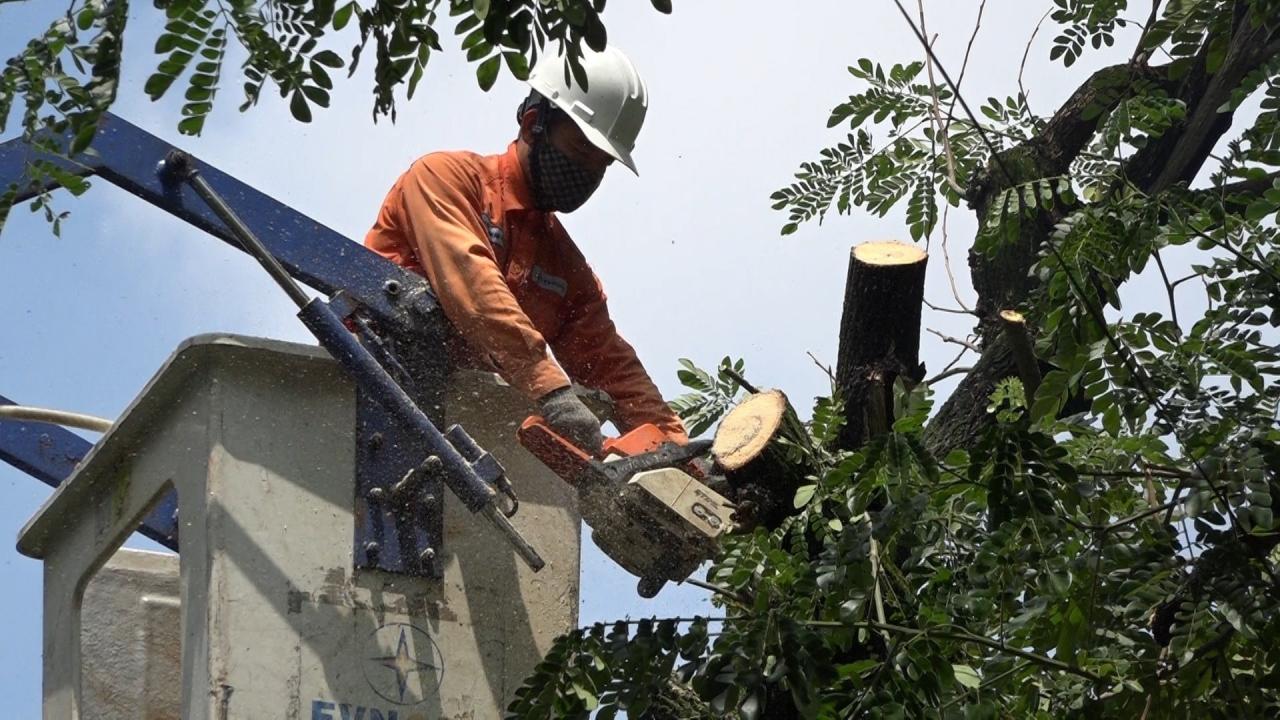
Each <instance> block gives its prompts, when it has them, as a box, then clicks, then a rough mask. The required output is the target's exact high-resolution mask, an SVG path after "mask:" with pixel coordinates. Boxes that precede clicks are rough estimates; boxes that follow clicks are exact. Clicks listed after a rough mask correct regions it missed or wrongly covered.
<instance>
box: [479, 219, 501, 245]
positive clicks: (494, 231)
mask: <svg viewBox="0 0 1280 720" xmlns="http://www.w3.org/2000/svg"><path fill="white" fill-rule="evenodd" d="M480 219H481V220H484V229H485V232H487V233H488V234H489V243H490V244H491V245H497V246H498V247H502V245H503V244H504V242H503V237H502V228H500V227H498V226H497V225H494V224H493V218H491V217H489V213H481V214H480Z"/></svg>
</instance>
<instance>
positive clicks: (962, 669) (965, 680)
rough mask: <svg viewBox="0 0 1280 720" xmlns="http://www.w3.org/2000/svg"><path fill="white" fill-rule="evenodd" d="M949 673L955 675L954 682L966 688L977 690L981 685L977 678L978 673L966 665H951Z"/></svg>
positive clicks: (980, 680) (980, 679)
mask: <svg viewBox="0 0 1280 720" xmlns="http://www.w3.org/2000/svg"><path fill="white" fill-rule="evenodd" d="M951 672H952V674H953V675H955V678H956V682H958V683H960V684H961V685H963V686H965V687H967V688H970V689H977V687H978V686H979V685H981V684H982V678H981V677H979V676H978V671H977V670H974V669H973V668H971V667H969V666H968V665H955V664H952V666H951Z"/></svg>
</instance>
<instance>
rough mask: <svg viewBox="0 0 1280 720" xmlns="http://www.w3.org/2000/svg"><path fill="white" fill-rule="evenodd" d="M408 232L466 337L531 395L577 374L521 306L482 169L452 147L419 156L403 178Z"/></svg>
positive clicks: (438, 293) (435, 288) (451, 317)
mask: <svg viewBox="0 0 1280 720" xmlns="http://www.w3.org/2000/svg"><path fill="white" fill-rule="evenodd" d="M400 192H401V195H402V197H401V202H402V203H403V207H404V218H403V222H404V227H405V234H406V235H407V237H408V238H409V239H410V241H411V242H412V243H413V246H414V248H415V249H416V250H417V253H418V259H419V260H420V261H421V262H422V267H423V270H424V271H425V272H426V276H427V280H428V281H429V282H430V283H431V289H432V290H433V291H434V292H435V294H436V297H437V298H439V300H440V306H441V307H442V308H443V309H444V313H445V315H446V316H447V317H448V318H449V320H450V321H451V322H452V323H453V325H454V327H456V328H457V330H458V332H459V333H460V334H461V335H462V337H463V338H465V339H466V341H467V342H468V343H469V344H470V345H471V346H472V347H473V348H474V349H476V350H478V351H480V352H483V353H484V354H486V355H487V356H488V357H489V358H490V359H492V360H493V362H494V364H495V365H497V367H498V369H499V370H500V372H501V373H502V376H503V378H504V379H506V381H507V382H509V383H511V385H512V387H515V388H516V389H517V390H519V391H520V392H522V393H524V394H525V396H526V397H528V398H529V399H531V400H537V399H538V398H540V397H542V396H543V395H545V394H547V393H548V392H551V391H552V390H556V389H558V388H562V387H565V386H567V385H568V384H569V379H568V378H567V377H565V374H564V371H563V370H561V369H560V366H559V365H558V364H556V361H555V360H553V359H552V358H551V356H550V355H549V354H548V353H547V343H546V340H544V339H543V337H542V334H541V333H539V332H538V331H537V330H536V329H535V328H534V327H533V323H532V321H530V320H529V317H528V316H527V315H525V313H524V311H523V310H521V309H520V305H519V304H518V303H517V302H516V299H515V296H514V295H512V294H511V289H510V288H509V287H507V282H506V279H505V278H503V276H502V270H501V269H500V268H499V267H498V261H497V258H496V257H495V256H494V254H493V248H492V247H491V246H490V245H489V243H488V240H487V238H486V233H485V230H484V225H483V221H482V219H481V213H482V212H483V207H484V206H483V193H482V188H481V181H480V178H479V176H478V175H477V173H476V172H475V171H474V170H473V169H472V168H470V167H469V166H468V165H467V164H466V163H465V162H464V161H463V160H462V159H459V158H457V157H454V156H451V155H449V154H446V153H436V154H432V155H427V156H426V157H424V158H422V159H420V160H418V161H417V162H416V163H414V165H413V167H412V168H410V170H409V172H408V173H406V174H405V177H404V178H403V179H402V180H401V182H400Z"/></svg>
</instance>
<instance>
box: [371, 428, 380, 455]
mask: <svg viewBox="0 0 1280 720" xmlns="http://www.w3.org/2000/svg"><path fill="white" fill-rule="evenodd" d="M380 447H382V433H380V432H376V433H374V434H372V435H370V436H369V449H370V450H372V451H376V450H377V449H378V448H380Z"/></svg>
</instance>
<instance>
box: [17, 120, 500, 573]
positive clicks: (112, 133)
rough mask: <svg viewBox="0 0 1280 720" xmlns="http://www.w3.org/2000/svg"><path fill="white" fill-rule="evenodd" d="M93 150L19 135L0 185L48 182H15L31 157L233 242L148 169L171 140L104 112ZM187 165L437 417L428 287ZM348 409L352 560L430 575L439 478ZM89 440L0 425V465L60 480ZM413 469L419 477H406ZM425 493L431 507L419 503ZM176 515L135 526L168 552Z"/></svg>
mask: <svg viewBox="0 0 1280 720" xmlns="http://www.w3.org/2000/svg"><path fill="white" fill-rule="evenodd" d="M62 146H64V147H65V146H66V145H65V143H64V144H63V145H62ZM92 149H93V154H84V155H81V156H78V157H76V158H75V159H74V162H72V161H68V160H66V159H63V158H59V157H56V156H51V155H47V154H44V153H41V152H39V151H38V150H36V149H35V148H34V147H32V145H30V144H28V143H27V142H25V141H23V140H22V139H21V138H19V139H15V140H11V141H9V142H6V143H3V144H0V187H4V186H7V185H9V184H10V183H15V184H17V185H18V186H19V187H20V188H22V190H20V192H21V193H22V194H20V195H19V196H18V202H21V201H22V200H25V199H29V198H30V197H31V196H32V195H34V193H35V192H38V191H40V190H42V189H47V188H35V189H32V188H29V187H28V185H29V183H28V182H27V181H26V180H25V177H24V175H25V171H26V166H27V164H28V163H29V162H31V161H32V160H35V159H41V160H46V161H49V162H52V163H55V164H56V165H58V166H59V167H61V168H62V169H64V170H66V171H67V172H70V173H72V174H75V175H79V176H84V175H95V176H97V177H99V178H101V179H103V180H106V181H108V182H110V183H112V184H114V185H117V186H119V187H121V188H123V189H124V190H126V191H128V192H129V193H131V194H133V195H136V196H137V197H139V198H142V199H143V200H145V201H147V202H149V203H151V204H152V205H155V206H156V207H158V208H160V209H162V210H164V211H166V212H168V213H170V214H172V215H174V216H176V217H179V218H181V219H183V220H185V221H187V222H188V223H190V224H192V225H194V226H196V227H198V228H200V229H201V230H204V231H205V232H208V233H209V234H211V235H213V236H215V237H218V238H220V239H222V240H223V241H224V242H227V243H229V244H231V245H232V246H234V247H236V248H237V249H241V248H240V245H239V243H238V241H237V240H236V238H235V237H234V235H233V234H232V233H231V232H230V231H229V230H228V229H227V227H226V226H225V225H224V224H223V222H222V221H221V220H220V219H219V218H218V216H217V215H215V213H214V212H213V210H212V209H211V208H210V207H209V206H208V205H207V204H206V203H205V202H203V201H202V200H201V199H200V198H199V197H198V196H197V195H196V193H195V192H194V191H193V190H192V188H191V187H190V186H189V185H188V184H186V183H166V182H164V181H162V179H161V178H160V177H159V176H158V175H157V172H156V169H157V164H158V163H159V162H160V161H161V160H163V159H164V158H165V157H166V156H167V155H168V154H169V152H170V151H172V150H175V148H174V147H173V146H171V145H169V144H168V143H166V142H165V141H163V140H161V139H160V138H158V137H156V136H154V135H152V134H151V133H148V132H146V131H145V130H142V129H141V128H139V127H137V126H135V125H133V124H131V123H129V122H126V121H124V120H122V119H120V118H118V117H116V116H114V115H111V114H106V115H104V116H103V118H102V120H101V122H100V123H99V127H98V132H97V135H96V136H95V137H94V140H93V143H92ZM192 162H193V164H194V167H195V168H196V170H198V172H199V174H200V176H201V177H203V178H204V180H206V181H207V182H208V183H209V185H210V186H212V187H213V188H216V190H217V192H218V193H219V194H220V195H221V196H222V197H224V198H226V200H227V201H228V202H229V203H230V204H231V205H233V206H234V207H235V209H236V212H237V214H238V215H240V216H241V217H242V218H243V219H244V221H245V222H246V223H247V224H248V225H250V226H252V227H255V228H260V229H261V232H260V233H259V235H260V237H261V241H262V244H263V245H264V246H265V247H266V249H267V250H268V251H269V253H270V254H271V255H272V256H273V257H275V258H276V259H277V260H279V261H280V263H281V264H282V265H283V266H284V268H285V269H286V270H287V271H288V273H289V274H290V275H292V276H293V277H295V278H297V279H298V280H300V281H302V282H303V283H305V284H307V285H309V286H311V287H313V288H315V289H316V290H319V291H320V292H322V293H324V294H326V295H330V296H333V299H332V300H331V301H330V302H329V306H330V307H331V308H332V309H333V310H335V311H336V312H337V313H338V315H339V316H340V317H343V318H346V320H347V322H349V323H353V324H355V325H359V326H360V327H361V329H363V330H366V331H367V332H365V333H364V334H365V335H366V336H372V337H375V338H377V344H378V345H379V347H377V348H370V349H371V350H372V351H374V355H375V356H376V357H377V358H378V360H379V362H380V364H382V365H383V366H384V367H385V368H387V370H388V371H390V372H392V374H393V375H394V376H396V379H397V380H399V381H400V382H401V384H402V385H403V386H404V388H405V389H406V391H408V392H409V394H410V395H411V396H413V399H414V400H415V402H416V403H417V405H418V406H419V407H421V408H423V409H424V410H425V411H426V412H427V413H428V414H429V415H431V416H432V417H433V419H434V420H435V421H436V422H439V418H438V415H439V408H440V407H441V400H442V391H443V385H444V380H445V377H446V376H447V373H448V363H449V361H448V358H447V353H446V352H445V350H444V348H445V341H446V339H447V337H448V334H449V333H450V332H451V329H450V326H449V323H448V321H447V320H446V319H445V317H444V314H443V312H442V311H441V310H440V307H439V304H438V303H437V302H436V300H435V296H434V295H433V294H432V293H431V290H430V287H429V286H428V285H427V282H426V281H425V280H424V279H423V278H421V277H420V276H418V275H415V274H413V273H411V272H408V271H407V270H405V269H404V268H401V267H399V266H397V265H395V264H394V263H391V262H389V261H387V260H386V259H384V258H382V257H380V256H379V255H377V254H375V253H373V252H370V251H369V250H367V249H365V248H364V247H363V246H362V245H360V244H358V243H355V242H352V241H351V240H350V239H348V238H346V237H344V236H342V235H341V234H339V233H337V232H336V231H334V230H332V229H330V228H327V227H325V226H324V225H322V224H320V223H318V222H316V221H315V220H313V219H311V218H309V217H307V216H305V215H303V214H302V213H299V212H298V211H296V210H294V209H293V208H290V207H288V206H287V205H284V204H283V203H281V202H279V201H277V200H275V199H273V198H271V197H269V196H267V195H266V194H264V193H262V192H259V191H258V190H256V189H254V188H252V187H250V186H248V185H246V184H245V183H243V182H240V181H239V180H237V179H235V178H233V177H231V176H230V175H227V174H226V173H223V172H221V171H220V170H218V169H217V168H215V167H212V166H210V165H208V164H206V163H202V162H200V161H199V160H194V159H193V160H192ZM0 400H2V399H0ZM357 407H358V408H359V410H358V411H357V418H356V432H355V435H356V442H357V452H356V465H357V466H356V497H355V498H354V506H353V510H354V511H355V513H356V522H355V537H354V538H353V542H354V550H355V558H356V566H357V567H362V568H376V569H380V570H386V571H389V572H396V573H408V574H414V575H426V576H435V577H438V576H439V567H438V564H437V563H435V557H436V554H437V553H439V552H440V550H441V548H442V543H443V511H442V510H443V506H442V503H443V500H444V498H443V492H441V480H440V477H439V476H438V475H436V474H434V473H433V472H432V471H431V468H430V463H429V459H428V458H427V457H426V453H425V451H424V450H423V449H422V448H421V447H418V443H416V442H412V441H410V439H409V438H410V437H411V435H410V433H408V432H406V431H405V430H404V429H403V428H400V427H399V426H398V424H397V423H396V422H394V421H393V420H392V419H391V417H390V415H389V414H388V413H386V412H385V411H384V410H383V409H382V408H381V407H380V406H379V405H378V404H377V403H375V402H372V401H371V400H369V399H368V398H366V397H363V396H361V397H359V398H358V401H357ZM89 447H90V445H89V443H88V442H87V441H85V440H83V439H82V438H80V437H79V436H77V435H75V434H74V433H70V432H68V431H66V430H64V429H62V428H58V427H54V426H48V425H43V424H33V423H16V422H12V421H0V460H4V461H6V462H9V463H10V464H12V465H14V466H15V467H18V468H19V469H21V470H23V471H24V472H27V473H28V474H31V475H33V476H35V477H36V478H38V479H40V480H42V481H43V482H46V483H48V484H50V485H54V486H56V485H57V484H59V483H60V482H62V480H64V479H66V477H67V476H68V475H70V473H71V471H72V469H73V468H74V466H75V463H77V462H78V461H79V460H80V459H81V458H83V457H84V455H85V454H86V453H87V452H88V449H89ZM375 448H376V449H375ZM468 460H470V458H468ZM476 467H478V466H476ZM419 468H421V469H420V470H418V473H417V475H414V476H412V477H408V476H409V475H410V472H411V471H413V470H415V469H419ZM407 477H408V479H409V480H410V481H411V483H410V484H411V485H412V486H413V488H414V490H415V493H414V497H415V501H414V503H412V504H403V503H401V504H398V505H396V504H393V503H390V502H388V501H387V500H386V498H388V497H389V494H390V493H391V492H392V491H393V490H394V488H395V487H396V485H397V483H402V485H401V488H402V489H403V488H404V487H405V486H404V485H403V481H405V480H406V478H407ZM486 480H487V481H488V482H493V479H491V478H486ZM379 497H381V498H383V499H382V500H379ZM428 499H431V500H433V502H424V501H426V500H428ZM175 513H176V498H174V497H172V496H171V497H166V498H165V499H164V500H163V501H162V502H161V504H160V506H159V507H157V508H156V509H155V510H154V511H153V512H152V513H151V515H149V516H148V518H147V520H146V522H144V524H143V526H142V528H140V530H139V532H142V533H143V534H145V535H147V536H148V537H150V538H152V539H153V540H156V541H157V542H160V543H161V544H163V545H166V546H167V547H170V548H172V549H174V550H176V549H177V542H176V538H177V524H176V514H175ZM371 549H372V550H373V551H372V552H370V550H371Z"/></svg>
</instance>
